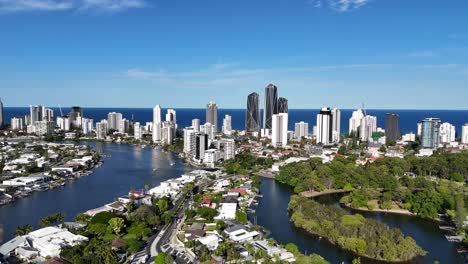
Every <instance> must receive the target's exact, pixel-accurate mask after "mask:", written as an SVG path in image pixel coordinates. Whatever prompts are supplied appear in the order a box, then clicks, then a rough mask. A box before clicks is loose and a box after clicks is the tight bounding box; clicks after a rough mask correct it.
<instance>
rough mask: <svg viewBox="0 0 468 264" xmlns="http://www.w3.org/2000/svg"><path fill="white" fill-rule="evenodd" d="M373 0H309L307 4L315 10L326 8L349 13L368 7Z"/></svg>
mask: <svg viewBox="0 0 468 264" xmlns="http://www.w3.org/2000/svg"><path fill="white" fill-rule="evenodd" d="M371 1H372V0H308V1H307V3H309V4H311V5H313V6H314V7H315V8H322V7H323V6H326V7H328V8H330V9H332V10H334V11H337V12H340V13H341V12H347V11H352V10H356V9H359V8H361V7H363V6H365V5H367V4H368V3H369V2H371Z"/></svg>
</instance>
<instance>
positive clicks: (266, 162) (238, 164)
mask: <svg viewBox="0 0 468 264" xmlns="http://www.w3.org/2000/svg"><path fill="white" fill-rule="evenodd" d="M273 163H274V161H273V159H272V158H258V157H256V156H255V155H253V154H252V153H250V152H248V151H247V152H241V153H239V154H238V155H236V158H235V159H233V160H227V161H226V162H225V164H224V167H225V168H226V172H227V173H229V174H244V175H245V174H247V173H249V172H250V171H252V172H258V171H260V170H261V169H267V168H270V167H271V165H273Z"/></svg>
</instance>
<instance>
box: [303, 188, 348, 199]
mask: <svg viewBox="0 0 468 264" xmlns="http://www.w3.org/2000/svg"><path fill="white" fill-rule="evenodd" d="M349 192H350V191H347V190H344V189H329V190H325V191H321V192H317V191H305V192H301V193H300V194H299V195H301V196H302V197H305V198H315V197H319V196H323V195H329V194H337V193H349Z"/></svg>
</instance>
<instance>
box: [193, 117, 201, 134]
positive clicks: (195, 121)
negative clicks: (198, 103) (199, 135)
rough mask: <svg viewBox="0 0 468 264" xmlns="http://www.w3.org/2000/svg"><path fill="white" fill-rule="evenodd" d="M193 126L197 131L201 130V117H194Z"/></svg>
mask: <svg viewBox="0 0 468 264" xmlns="http://www.w3.org/2000/svg"><path fill="white" fill-rule="evenodd" d="M192 127H193V130H194V131H195V132H200V119H198V118H195V119H192Z"/></svg>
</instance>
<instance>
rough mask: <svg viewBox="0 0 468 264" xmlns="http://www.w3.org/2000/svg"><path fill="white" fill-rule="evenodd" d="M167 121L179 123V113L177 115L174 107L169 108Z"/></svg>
mask: <svg viewBox="0 0 468 264" xmlns="http://www.w3.org/2000/svg"><path fill="white" fill-rule="evenodd" d="M166 121H167V122H172V123H174V124H176V123H177V115H176V111H175V110H174V109H167V113H166Z"/></svg>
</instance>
